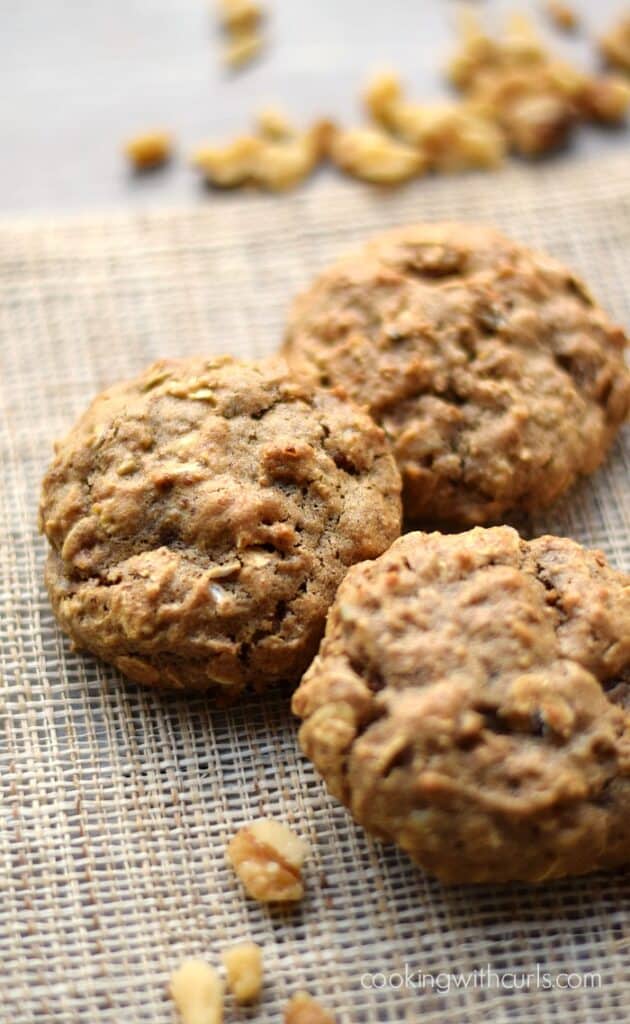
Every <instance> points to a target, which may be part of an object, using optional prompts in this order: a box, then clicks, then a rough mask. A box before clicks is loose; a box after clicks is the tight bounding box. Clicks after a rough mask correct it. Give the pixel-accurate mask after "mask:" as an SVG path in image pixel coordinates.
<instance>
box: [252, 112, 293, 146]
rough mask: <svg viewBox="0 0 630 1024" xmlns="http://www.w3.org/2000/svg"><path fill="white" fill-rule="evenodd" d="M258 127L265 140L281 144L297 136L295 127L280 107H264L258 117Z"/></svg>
mask: <svg viewBox="0 0 630 1024" xmlns="http://www.w3.org/2000/svg"><path fill="white" fill-rule="evenodd" d="M256 125H257V128H258V131H259V133H260V135H262V137H263V138H264V139H271V140H272V141H274V142H279V141H281V140H282V139H290V138H291V137H292V136H294V135H295V134H296V132H295V127H294V126H293V125H292V124H291V122H290V121H289V118H288V117H287V116H286V114H285V113H284V112H283V111H282V110H280V109H279V108H278V107H263V109H262V110H260V111H259V112H258V114H257V115H256Z"/></svg>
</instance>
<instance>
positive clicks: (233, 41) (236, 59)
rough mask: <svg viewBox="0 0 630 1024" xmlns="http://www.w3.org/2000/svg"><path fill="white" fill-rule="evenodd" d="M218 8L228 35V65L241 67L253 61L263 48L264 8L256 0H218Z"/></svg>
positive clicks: (226, 57) (226, 49) (226, 56)
mask: <svg viewBox="0 0 630 1024" xmlns="http://www.w3.org/2000/svg"><path fill="white" fill-rule="evenodd" d="M218 8H219V18H220V21H221V25H222V26H223V28H224V29H225V32H226V35H227V43H226V48H225V60H226V63H227V64H229V65H230V66H231V67H234V68H236V67H241V65H243V64H247V63H248V62H249V61H250V60H253V58H254V57H255V56H256V55H257V54H258V52H259V51H260V48H261V46H262V42H263V40H262V36H261V34H260V22H261V21H262V16H263V12H262V7H261V6H260V4H259V3H257V2H256V0H218Z"/></svg>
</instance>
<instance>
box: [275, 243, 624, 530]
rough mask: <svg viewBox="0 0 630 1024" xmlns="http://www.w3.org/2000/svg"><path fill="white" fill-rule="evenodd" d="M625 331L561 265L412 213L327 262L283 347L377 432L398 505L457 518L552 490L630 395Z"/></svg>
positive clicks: (582, 468)
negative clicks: (407, 223) (393, 469)
mask: <svg viewBox="0 0 630 1024" xmlns="http://www.w3.org/2000/svg"><path fill="white" fill-rule="evenodd" d="M625 346H626V336H625V334H624V332H623V331H622V329H621V328H620V327H618V326H616V325H615V324H614V323H613V322H612V321H611V320H610V319H609V318H608V316H607V315H606V314H605V312H604V311H603V310H602V309H601V308H600V307H599V306H598V305H597V303H596V301H595V300H594V299H593V297H592V296H591V295H590V293H589V291H588V290H587V288H586V286H585V285H584V284H583V283H582V281H581V280H580V279H579V278H578V277H576V276H575V274H573V273H572V272H571V271H570V270H567V269H566V268H565V267H563V266H561V265H560V264H559V263H557V262H555V260H552V259H551V258H549V257H548V256H545V255H543V254H540V253H536V252H532V251H530V250H529V249H527V248H526V247H524V246H522V245H519V244H518V243H516V242H513V241H511V240H509V239H508V238H506V237H504V236H503V235H501V234H499V232H497V231H495V230H493V229H492V228H490V227H485V226H474V225H468V224H419V225H416V226H414V227H407V228H401V229H397V230H395V231H391V232H388V233H385V234H383V235H381V236H378V237H376V238H374V239H373V240H372V241H370V242H368V243H367V244H366V245H364V246H363V247H362V248H360V249H359V250H357V251H356V252H354V253H351V254H350V255H349V256H347V257H346V258H344V259H342V260H341V261H340V262H339V263H337V264H336V265H334V266H333V267H332V268H330V269H328V270H325V271H324V272H323V273H322V274H321V275H320V276H319V277H318V278H317V279H316V281H315V282H314V283H313V284H312V285H311V287H310V288H309V289H308V290H307V291H306V292H305V293H304V294H303V295H302V296H301V297H299V298H298V300H297V301H296V303H295V304H294V306H293V309H292V312H291V314H290V318H289V323H288V328H287V333H286V339H285V344H284V355H285V356H286V358H287V359H288V361H289V363H290V365H291V366H292V367H293V369H294V371H295V372H296V373H298V374H300V375H301V376H302V377H303V378H305V379H310V380H311V381H314V382H317V383H320V384H324V385H330V386H341V387H343V388H344V389H345V391H346V392H347V394H349V395H350V396H351V397H352V398H353V399H355V400H356V401H357V402H359V403H360V404H363V405H365V406H366V407H367V408H368V409H369V410H370V412H371V413H372V415H373V416H374V417H375V419H376V420H377V422H378V423H380V425H381V426H382V427H383V428H384V429H385V431H386V433H387V434H388V435H389V437H390V439H391V441H392V443H393V446H394V452H395V455H396V458H397V460H398V464H399V466H400V469H401V472H402V476H403V500H404V508H405V513H406V516H407V517H408V519H409V520H411V521H414V522H416V523H422V524H427V523H429V524H431V525H436V526H439V525H446V526H448V527H453V526H454V527H466V526H471V525H475V524H485V523H489V522H496V521H498V520H500V519H501V518H503V517H505V516H508V515H510V514H511V513H512V512H513V511H515V510H518V511H519V512H520V513H523V512H531V511H534V510H537V509H540V508H544V507H545V506H548V505H550V504H551V503H552V502H553V501H555V500H556V499H557V498H558V497H559V496H560V495H561V494H562V493H563V492H564V491H566V490H567V488H568V487H569V486H570V485H571V484H572V483H573V482H574V481H575V480H576V479H577V478H578V477H579V476H580V475H581V474H587V473H592V472H593V470H595V469H596V468H597V466H598V465H599V464H600V462H601V461H602V459H603V458H604V456H605V454H606V452H607V450H608V448H609V447H610V445H611V443H612V441H613V439H614V437H615V435H616V433H617V430H618V429H619V427H620V425H621V424H622V423H623V421H624V420H625V418H626V416H627V414H628V409H629V407H630V373H629V372H628V368H627V366H626V363H625V361H624V349H625Z"/></svg>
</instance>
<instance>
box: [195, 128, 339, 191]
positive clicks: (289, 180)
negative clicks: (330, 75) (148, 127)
mask: <svg viewBox="0 0 630 1024" xmlns="http://www.w3.org/2000/svg"><path fill="white" fill-rule="evenodd" d="M331 130H332V126H331V125H330V122H328V121H318V122H316V123H315V124H314V125H312V126H311V127H310V128H309V129H307V131H305V132H293V133H292V134H290V135H288V136H287V137H286V138H283V139H281V140H278V141H273V140H271V139H270V138H262V137H258V136H254V135H244V136H242V137H240V138H237V139H234V141H233V142H230V143H228V144H227V145H225V146H201V147H200V148H199V149H197V151H196V152H195V153H194V154H193V157H192V163H193V165H194V166H195V167H197V168H198V169H199V170H200V171H201V172H202V174H203V175H204V176H205V178H206V180H207V181H208V182H209V183H210V184H212V185H217V186H218V187H220V188H233V187H234V186H236V185H244V184H251V185H257V186H258V187H259V188H264V189H269V190H271V191H280V190H282V189H288V188H292V187H293V186H295V185H297V184H298V182H300V181H302V180H303V179H304V178H306V177H307V176H308V175H309V174H310V173H311V171H312V170H313V169H314V168H315V167H316V165H317V164H318V163H319V162H320V160H321V159H322V157H323V155H324V153H325V152H326V150H327V148H328V138H329V135H330V132H331Z"/></svg>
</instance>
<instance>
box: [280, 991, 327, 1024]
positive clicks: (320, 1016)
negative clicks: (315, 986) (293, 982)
mask: <svg viewBox="0 0 630 1024" xmlns="http://www.w3.org/2000/svg"><path fill="white" fill-rule="evenodd" d="M284 1024H335V1018H334V1017H333V1016H332V1014H331V1013H329V1012H328V1010H325V1009H324V1007H323V1006H321V1005H320V1004H319V1003H318V1002H317V1000H316V999H313V997H312V996H310V995H309V994H308V992H296V994H295V995H294V996H293V997H292V998H291V999H289V1002H288V1003H287V1005H286V1006H285V1008H284Z"/></svg>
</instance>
